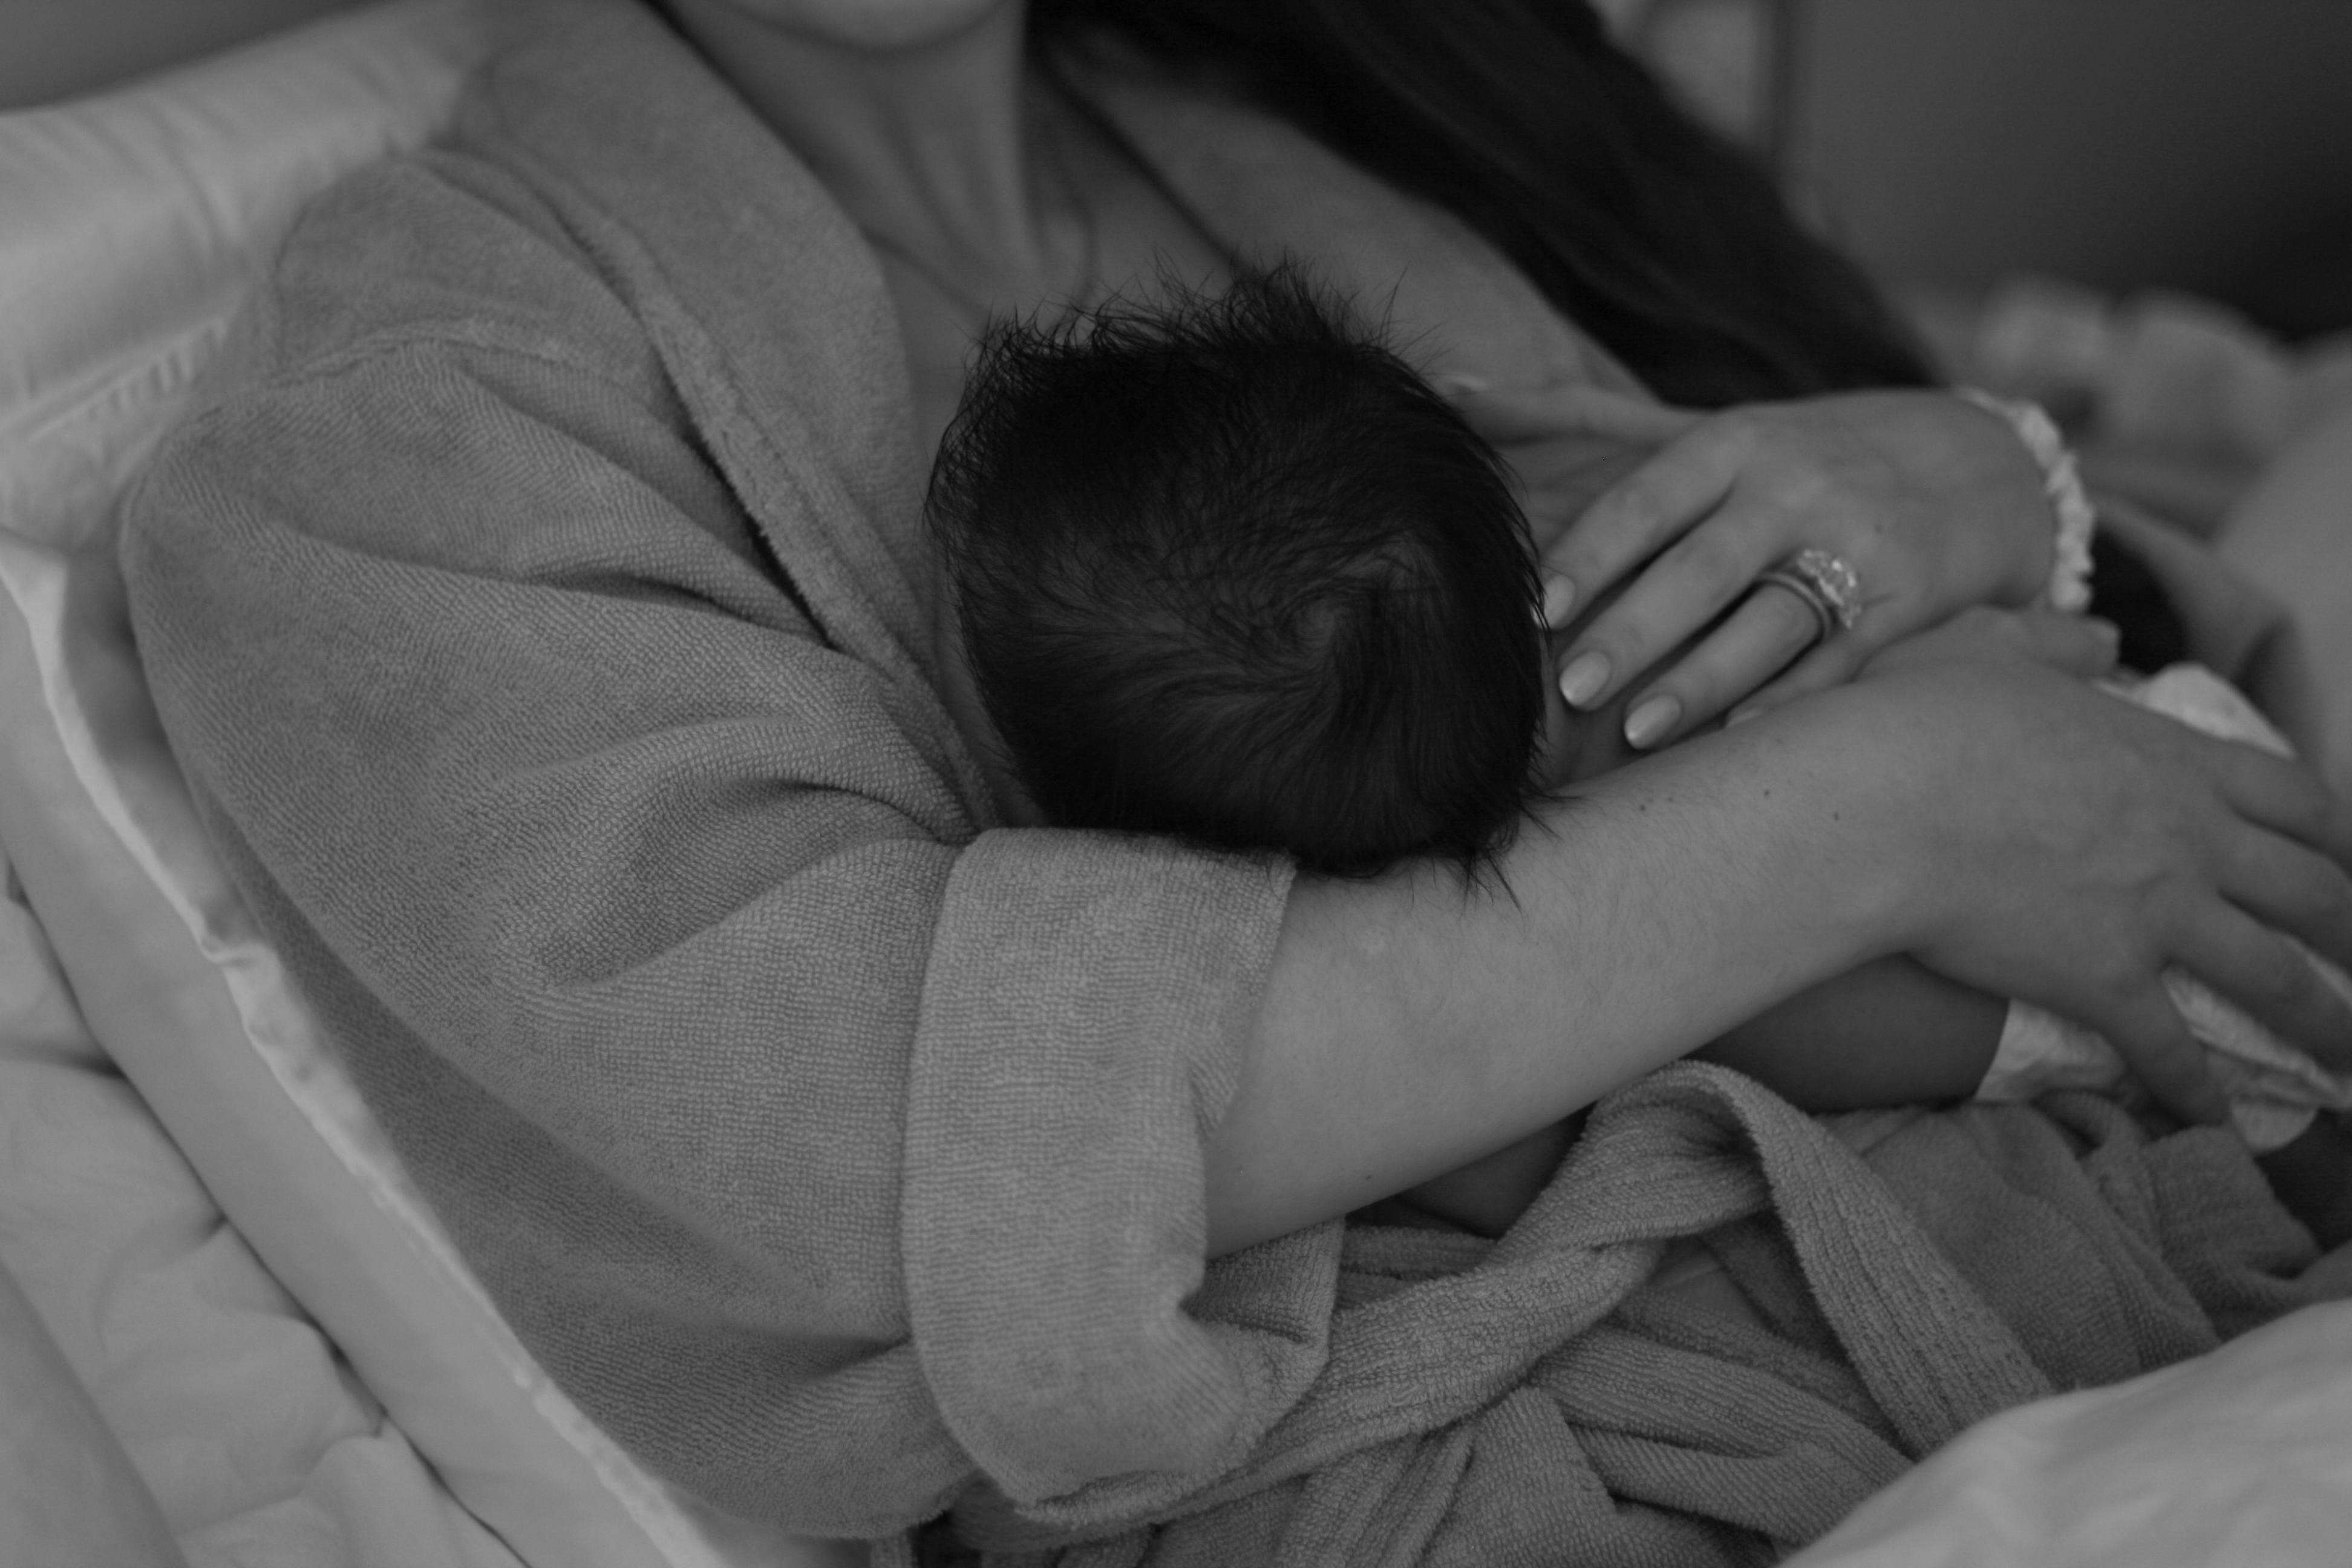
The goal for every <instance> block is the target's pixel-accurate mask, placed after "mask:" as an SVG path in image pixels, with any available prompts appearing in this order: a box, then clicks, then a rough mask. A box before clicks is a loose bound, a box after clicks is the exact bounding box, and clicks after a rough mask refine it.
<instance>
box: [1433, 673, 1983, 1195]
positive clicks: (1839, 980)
mask: <svg viewBox="0 0 2352 1568" xmlns="http://www.w3.org/2000/svg"><path fill="white" fill-rule="evenodd" d="M1628 689H1629V690H1631V689H1635V688H1631V687H1629V688H1628ZM1622 704H1623V699H1622V697H1621V698H1620V699H1619V700H1618V701H1617V702H1616V703H1613V704H1612V705H1610V706H1608V707H1606V708H1604V709H1602V710H1600V711H1597V712H1594V713H1592V714H1590V715H1587V716H1583V717H1580V718H1575V719H1572V720H1571V719H1570V716H1569V715H1568V713H1567V711H1566V709H1565V708H1564V707H1563V706H1562V705H1561V704H1560V703H1559V701H1558V700H1557V699H1556V697H1555V699H1554V700H1552V701H1551V703H1550V704H1549V710H1548V713H1547V720H1546V732H1545V737H1544V749H1545V752H1546V755H1547V757H1548V758H1549V759H1550V760H1551V762H1552V763H1553V766H1554V773H1553V776H1554V777H1556V778H1558V779H1560V780H1561V781H1562V782H1567V781H1571V780H1574V779H1579V778H1590V777H1591V776H1592V775H1593V774H1595V773H1603V772H1606V771H1607V770H1608V769H1610V768H1612V767H1615V766H1617V765H1618V764H1619V763H1623V762H1628V761H1631V760H1633V757H1634V756H1635V755H1636V753H1634V752H1633V751H1632V750H1631V749H1630V748H1628V747H1626V746H1625V745H1624V743H1623V740H1622V734H1623V728H1622V726H1623V716H1622V713H1621V712H1620V711H1619V709H1620V708H1621V707H1622ZM2008 1006H2009V1005H2008V1003H2007V1002H2005V1001H2003V1000H2002V999H2001V998H2000V997H1997V996H1989V995H1987V994H1985V993H1983V992H1981V991H1977V990H1972V989H1971V988H1969V987H1968V986H1966V985H1962V984H1958V983H1957V982H1955V981H1951V980H1947V979H1945V978H1944V977H1943V976H1942V975H1939V974H1937V973H1933V972H1931V971H1929V970H1927V969H1924V968H1922V967H1920V966H1919V965H1918V964H1916V963H1913V962H1912V961H1911V960H1909V959H1907V958H1904V957H1900V956H1897V957H1893V958H1883V959H1880V960H1879V961H1878V962H1876V963H1868V964H1864V966H1863V967H1861V968H1859V969H1855V970H1853V971H1850V972H1848V973H1844V974H1841V975H1838V976H1837V977H1836V978H1834V979H1832V980H1828V981H1824V982H1823V983H1822V984H1819V985H1816V986H1814V987H1813V988H1812V989H1811V990H1810V991H1804V992H1800V993H1799V994H1796V995H1794V996H1792V997H1790V999H1789V1000H1787V1001H1786V1002H1783V1003H1781V1004H1780V1005H1779V1006H1777V1007H1773V1008H1771V1009H1769V1011H1766V1012H1764V1013H1762V1014H1759V1016H1756V1017H1753V1018H1750V1019H1749V1020H1748V1022H1746V1023H1744V1024H1742V1025H1740V1026H1738V1028H1735V1029H1733V1030H1732V1031H1731V1032H1730V1033H1728V1034H1727V1035H1725V1036H1723V1037H1721V1038H1720V1039H1718V1040H1717V1041H1715V1042H1714V1043H1713V1044H1712V1045H1709V1046H1707V1047H1705V1048H1704V1049H1701V1050H1699V1051H1697V1052H1696V1053H1694V1054H1695V1055H1696V1057H1697V1058H1698V1059H1700V1060H1702V1061H1711V1062H1718V1063H1721V1064H1722V1065H1723V1066H1725V1067H1728V1068H1737V1069H1738V1071H1740V1072H1744V1073H1746V1074H1747V1075H1748V1077H1750V1078H1752V1079H1756V1080H1757V1081H1759V1082H1760V1083H1762V1084H1763V1085H1764V1086H1765V1087H1766V1088H1768V1089H1771V1090H1772V1091H1773V1092H1775V1093H1777V1094H1779V1095H1780V1096H1781V1097H1782V1098H1784V1099H1786V1100H1789V1101H1790V1103H1792V1104H1794V1105H1796V1106H1797V1107H1799V1108H1800V1109H1801V1110H1811V1111H1816V1112H1829V1111H1838V1110H1863V1109H1864V1108H1867V1107H1872V1106H1885V1105H1907V1104H1911V1103H1914V1102H1916V1101H1919V1100H1965V1099H1967V1098H1968V1097H1969V1095H1971V1094H1973V1093H1975V1092H1976V1088H1977V1085H1978V1084H1979V1082H1981V1081H1982V1080H1983V1079H1984V1075H1985V1070H1986V1069H1987V1068H1990V1066H1991V1065H1992V1058H1993V1052H1994V1050H1995V1049H1996V1048H1997V1047H1999V1046H2000V1031H2001V1024H2002V1020H2003V1019H2004V1017H2005V1016H2007V1013H2008ZM1897 1047H1899V1048H1897ZM1573 1141H1574V1130H1573V1128H1572V1127H1570V1126H1569V1125H1568V1124H1561V1125H1559V1126H1556V1127H1549V1128H1546V1129H1545V1130H1544V1131H1541V1132H1538V1133H1536V1134H1535V1135H1534V1136H1532V1137H1530V1138H1527V1139H1524V1140H1522V1141H1521V1142H1517V1143H1515V1144H1512V1145H1511V1146H1510V1147H1509V1148H1507V1149H1504V1150H1502V1151H1500V1152H1496V1153H1494V1154H1490V1155H1488V1156H1487V1157H1486V1159H1484V1160H1480V1161H1478V1162H1477V1163H1475V1164H1470V1165H1465V1166H1464V1167H1462V1168H1461V1169H1460V1170H1458V1171H1453V1172H1449V1173H1447V1174H1445V1175H1444V1176H1441V1177H1439V1178H1437V1179H1436V1180H1435V1181H1433V1182H1425V1183H1423V1184H1422V1185H1420V1186H1418V1187H1416V1188H1414V1189H1413V1190H1412V1192H1410V1193H1408V1194H1404V1195H1405V1197H1406V1199H1407V1200H1408V1201H1410V1202H1411V1203H1412V1205H1414V1206H1416V1207H1418V1208H1420V1209H1422V1210H1424V1211H1426V1212H1427V1213H1430V1214H1433V1215H1438V1216H1440V1217H1442V1218H1444V1219H1447V1220H1450V1221H1452V1222H1453V1223H1454V1224H1456V1225H1461V1226H1467V1227H1469V1228H1470V1229H1472V1230H1475V1231H1479V1232H1481V1233H1483V1234H1486V1235H1489V1236H1496V1235H1500V1234H1501V1233H1502V1232H1503V1231H1505V1230H1507V1229H1508V1228H1510V1226H1511V1224H1512V1222H1513V1221H1514V1220H1516V1219H1517V1218H1518V1216H1519V1215H1521V1214H1523V1213H1524V1212H1526V1210H1527V1206H1528V1205H1529V1204H1531V1203H1533V1202H1534V1201H1535V1198H1536V1194H1538V1193H1540V1192H1541V1191H1542V1190H1543V1188H1544V1184H1546V1183H1547V1182H1549V1180H1550V1179H1551V1175H1552V1173H1553V1171H1554V1170H1556V1169H1557V1168H1558V1166H1559V1161H1560V1157H1561V1156H1562V1155H1563V1154H1565V1153H1566V1152H1568V1147H1569V1144H1570V1142H1573Z"/></svg>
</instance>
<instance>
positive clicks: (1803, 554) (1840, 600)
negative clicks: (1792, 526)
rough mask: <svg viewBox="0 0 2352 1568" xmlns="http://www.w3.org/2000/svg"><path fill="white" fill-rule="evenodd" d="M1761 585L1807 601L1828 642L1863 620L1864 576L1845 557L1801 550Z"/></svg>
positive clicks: (1763, 576) (1762, 579)
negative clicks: (1782, 590) (1841, 631)
mask: <svg viewBox="0 0 2352 1568" xmlns="http://www.w3.org/2000/svg"><path fill="white" fill-rule="evenodd" d="M1756 582H1757V584H1758V586H1759V587H1760V586H1762V585H1763V584H1766V583H1769V584H1772V585H1773V586H1775V587H1779V588H1786V589H1787V590H1789V592H1790V593H1791V594H1794V595H1797V597H1798V598H1800V599H1801V600H1803V601H1804V605H1805V608H1807V609H1809V610H1811V611H1812V612H1813V618H1814V619H1815V620H1816V621H1818V622H1820V623H1821V628H1822V629H1821V637H1819V638H1817V639H1816V640H1817V641H1818V640H1825V639H1827V638H1828V637H1831V636H1832V635H1833V634H1834V633H1836V632H1837V631H1838V630H1839V629H1840V628H1843V629H1844V630H1846V631H1852V630H1853V626H1854V623H1855V622H1856V621H1859V620H1861V619H1862V577H1861V575H1860V574H1857V573H1856V572H1855V571H1854V569H1853V563H1851V562H1849V561H1847V560H1846V558H1845V557H1844V556H1843V555H1835V554H1832V553H1831V552H1829V551H1826V550H1800V551H1798V552H1796V553H1795V554H1794V555H1791V556H1790V557H1789V559H1787V560H1786V561H1783V562H1781V563H1780V564H1779V565H1778V566H1775V567H1773V568H1772V570H1770V571H1769V572H1767V573H1764V574H1761V575H1760V576H1759V577H1758V578H1757V579H1756Z"/></svg>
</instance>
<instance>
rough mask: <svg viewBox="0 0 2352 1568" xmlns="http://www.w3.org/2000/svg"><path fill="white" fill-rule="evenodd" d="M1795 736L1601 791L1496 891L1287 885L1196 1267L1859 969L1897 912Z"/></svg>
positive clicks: (1481, 1146)
mask: <svg viewBox="0 0 2352 1568" xmlns="http://www.w3.org/2000/svg"><path fill="white" fill-rule="evenodd" d="M1805 728H1806V726H1804V725H1803V724H1802V723H1785V724H1783V723H1776V724H1769V725H1768V724H1760V723H1759V724H1757V725H1752V726H1748V727H1747V728H1746V729H1745V730H1743V731H1734V732H1732V733H1729V734H1727V735H1722V736H1717V737H1710V738H1708V739H1707V740H1706V741H1703V742H1694V743H1692V744H1690V745H1688V746H1685V747H1684V748H1682V749H1680V750H1678V751H1677V752H1674V753H1671V754H1669V755H1666V756H1663V757H1660V758H1656V759H1654V760H1652V761H1650V762H1646V763H1642V764H1641V765H1639V766H1638V767H1634V768H1630V769H1626V770H1624V771H1622V772H1621V773H1613V774H1611V775H1610V776H1609V777H1607V778H1605V779H1601V780H1596V781H1593V783H1592V784H1590V785H1588V786H1586V788H1585V789H1584V790H1583V791H1581V792H1580V795H1579V797H1578V798H1577V799H1575V800H1574V801H1572V802H1570V803H1568V804H1567V805H1562V806H1559V807H1557V808H1555V809H1553V810H1552V811H1551V813H1550V814H1549V817H1548V819H1547V820H1546V821H1545V822H1544V823H1543V824H1542V825H1541V826H1540V827H1538V828H1535V829H1531V830H1529V831H1528V832H1526V833H1523V834H1522V835H1521V837H1520V838H1519V840H1518V842H1517V845H1516V846H1515V847H1514V848H1513V850H1512V852H1511V854H1510V856H1509V858H1508V859H1507V863H1506V866H1505V868H1504V869H1505V874H1506V877H1507V883H1508V887H1507V890H1502V889H1481V890H1477V891H1472V892H1467V893H1465V892H1464V891H1462V890H1461V889H1459V888H1458V886H1457V885H1455V884H1454V882H1453V881H1452V880H1450V879H1449V878H1448V876H1447V875H1446V874H1445V873H1443V872H1439V871H1434V870H1423V871H1420V872H1418V873H1414V874H1412V875H1402V874H1400V875H1397V876H1392V877H1391V878H1388V879H1382V880H1381V881H1377V882H1369V883H1366V882H1328V881H1302V882H1301V883H1300V884H1299V886H1298V888H1297V890H1296V891H1295V892H1294V893H1293V894H1292V897H1291V900H1290V905H1289V911H1288V915H1287V917H1286V923H1285V926H1284V931H1283V934H1282V938H1281V943H1280V946H1279V947H1278V948H1277V950H1276V958H1275V965H1274V971H1273V974H1272V977H1271V979H1270V980H1269V982H1268V987H1267V994H1266V997H1265V1003H1264V1005H1263V1008H1262V1011H1261V1014H1260V1017H1259V1026H1258V1029H1257V1033H1256V1037H1255V1041H1254V1043H1253V1048H1252V1050H1251V1052H1250V1054H1249V1057H1248V1058H1247V1062H1246V1065H1245V1067H1244V1073H1243V1077H1242V1081H1241V1084H1240V1086H1239V1089H1238V1090H1237V1091H1236V1094H1235V1096H1234V1102H1233V1106H1232V1109H1231V1110H1229V1112H1228V1114H1227V1115H1226V1117H1225V1118H1224V1120H1223V1123H1222V1124H1221V1125H1220V1126H1219V1128H1218V1130H1217V1131H1216V1133H1215V1135H1214V1137H1213V1139H1212V1140H1211V1142H1210V1143H1209V1146H1208V1161H1209V1170H1208V1204H1209V1232H1210V1242H1211V1249H1212V1251H1213V1252H1218V1253H1222V1252H1225V1251H1229V1250H1232V1249H1233V1248H1234V1247H1242V1246H1246V1245H1248V1244H1249V1243H1251V1242H1254V1241H1258V1240H1263V1239H1265V1238H1266V1237H1273V1236H1278V1235H1282V1234H1284V1233H1286V1232H1288V1231H1290V1230H1294V1229H1297V1228H1298V1227H1299V1226H1305V1225H1308V1224H1311V1223H1314V1222H1316V1221H1318V1220H1321V1219H1326V1218H1328V1217H1331V1216H1333V1215H1339V1214H1344V1213H1346V1212H1347V1211H1349V1209H1352V1208H1355V1207H1358V1206H1360V1205H1363V1204H1366V1203H1369V1202H1371V1201H1373V1200H1375V1199H1378V1198H1381V1197H1385V1196H1387V1195H1389V1194H1393V1193H1396V1192H1399V1191H1402V1189H1404V1188H1406V1187H1409V1186H1412V1184H1415V1183H1418V1182H1422V1181H1425V1180H1427V1179H1428V1178H1430V1177H1432V1176H1434V1175H1437V1174H1439V1173H1443V1172H1446V1171H1450V1170H1453V1169H1454V1168H1456V1167H1458V1166H1461V1165H1463V1164H1465V1163H1468V1162H1470V1161H1472V1160H1475V1159H1477V1158H1479V1157H1481V1156H1483V1155H1486V1154H1488V1153H1491V1152H1494V1151H1495V1150H1496V1149H1499V1148H1501V1147H1503V1146H1504V1145H1506V1144H1508V1143H1510V1142H1514V1141H1516V1140H1517V1139H1519V1138H1521V1137H1523V1136H1525V1135H1527V1134H1528V1133H1530V1132H1533V1131H1536V1130H1537V1129H1538V1128H1540V1127H1542V1126H1544V1125H1546V1124H1547V1123H1549V1122H1552V1121H1558V1120H1559V1118H1561V1117H1563V1116H1565V1115H1567V1114H1568V1113H1569V1112H1570V1111H1572V1110H1576V1109H1577V1108H1578V1107H1580V1106H1583V1105H1587V1104H1590V1103H1591V1101H1593V1100H1597V1099H1599V1098H1600V1097H1601V1095H1603V1094H1606V1093H1607V1092H1609V1091H1610V1090H1611V1089H1615V1088H1617V1087H1618V1086H1620V1085H1622V1084H1623V1083H1626V1082H1629V1081H1631V1080H1632V1079H1634V1078H1637V1077H1639V1076H1640V1075H1641V1074H1643V1073H1644V1072H1646V1071H1648V1070H1650V1069H1651V1068H1654V1067H1657V1066H1659V1065H1661V1064H1663V1063H1664V1062H1667V1061H1671V1060H1673V1059H1675V1058H1677V1057H1680V1056H1682V1055H1683V1054H1685V1052H1687V1051H1689V1050H1691V1049H1693V1048H1694V1047H1697V1046H1699V1045H1700V1044H1702V1043H1704V1042H1706V1041H1707V1040H1709V1039H1712V1038H1714V1037H1716V1036H1717V1035H1719V1034H1721V1033H1722V1032H1723V1031H1724V1030H1725V1029H1727V1028H1728V1027H1729V1026H1732V1025H1733V1024H1735V1023H1737V1022H1738V1021H1739V1020H1740V1019H1743V1018H1746V1017H1748V1016H1752V1015H1753V1014H1755V1013H1757V1012H1759V1011H1761V1010H1762V1009H1764V1008H1765V1007H1768V1006H1769V1005H1772V1004H1773V1003H1775V1002H1778V1001H1780V999H1781V998H1783V997H1785V996H1787V995H1790V994H1792V993H1793V992H1795V991H1797V990H1799V989H1800V988H1801V987H1803V986H1805V985H1808V984H1811V983H1813V982H1815V981H1818V980H1820V979H1822V978H1824V977H1825V976H1827V975H1830V974H1833V973H1840V972H1842V971H1843V970H1846V969H1849V968H1852V967H1853V966H1854V965H1855V964H1857V963H1862V962H1864V961H1865V960H1867V959H1869V958H1871V957H1874V956H1875V955H1876V952H1875V951H1874V943H1875V942H1877V941H1879V940H1882V936H1881V933H1882V932H1883V931H1884V930H1885V921H1884V919H1883V916H1884V908H1883V906H1884V904H1885V901H1886V900H1888V899H1890V898H1892V897H1894V896H1895V894H1894V893H1893V891H1892V890H1891V888H1890V886H1889V884H1888V882H1887V879H1885V877H1883V876H1881V875H1880V874H1879V873H1880V870H1881V869H1882V868H1884V862H1883V861H1882V862H1880V863H1879V865H1877V866H1874V865H1873V864H1872V863H1871V861H1870V858H1868V857H1857V856H1855V855H1853V854H1852V853H1850V852H1849V851H1850V849H1851V847H1852V846H1851V845H1849V844H1846V843H1843V842H1842V839H1844V838H1845V837H1846V836H1845V835H1844V834H1843V832H1842V831H1841V827H1840V823H1839V816H1840V813H1841V809H1842V807H1841V805H1840V801H1841V798H1842V795H1843V793H1844V792H1845V791H1846V790H1847V789H1849V788H1850V787H1851V786H1850V784H1847V783H1845V782H1843V781H1841V780H1839V779H1838V778H1837V777H1836V776H1835V770H1833V769H1830V768H1827V767H1825V766H1823V765H1822V761H1821V757H1822V753H1821V752H1820V751H1819V749H1818V748H1809V747H1808V745H1807V744H1806V743H1805V742H1804V740H1803V738H1802V736H1803V731H1804V729H1805Z"/></svg>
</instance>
